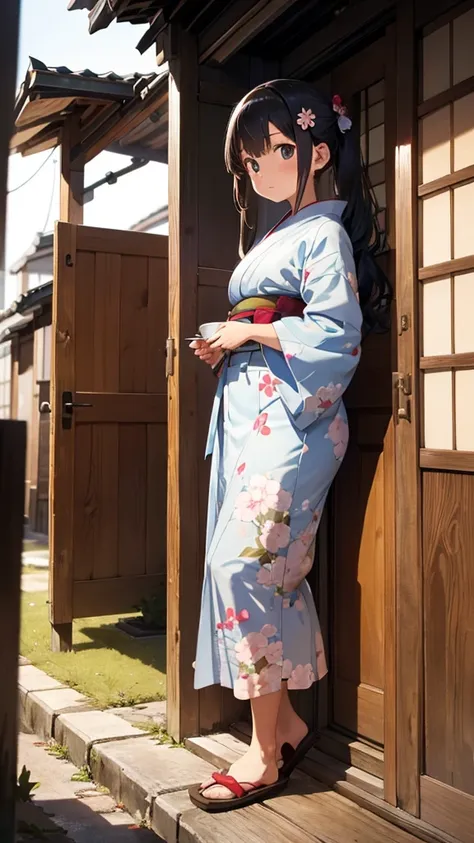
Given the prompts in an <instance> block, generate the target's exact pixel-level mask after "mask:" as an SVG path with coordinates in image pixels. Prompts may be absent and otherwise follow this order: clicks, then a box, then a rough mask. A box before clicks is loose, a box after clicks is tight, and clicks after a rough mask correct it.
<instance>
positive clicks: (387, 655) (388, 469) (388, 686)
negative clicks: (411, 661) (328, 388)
mask: <svg viewBox="0 0 474 843" xmlns="http://www.w3.org/2000/svg"><path fill="white" fill-rule="evenodd" d="M395 494H396V493H395V427H394V423H393V419H392V420H391V421H390V425H389V427H388V429H387V432H386V435H385V440H384V507H385V513H386V514H385V520H384V524H385V571H384V577H385V584H384V598H385V600H384V603H385V606H384V738H383V744H384V775H383V779H384V798H385V799H386V800H387V801H388V802H390V803H391V804H392V805H396V804H397V779H396V776H397V742H396V739H397V709H396V699H397V682H396V680H397V659H396V653H397V651H396V618H397V606H396V559H395V519H394V517H393V516H394V513H395V511H396V497H395ZM369 772H371V771H369Z"/></svg>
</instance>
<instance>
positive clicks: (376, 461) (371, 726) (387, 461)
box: [323, 31, 394, 745]
mask: <svg viewBox="0 0 474 843" xmlns="http://www.w3.org/2000/svg"><path fill="white" fill-rule="evenodd" d="M392 49H393V32H391V31H390V33H388V34H387V35H386V36H385V37H384V38H381V39H380V40H379V41H377V42H375V43H374V44H372V45H371V46H370V47H368V48H366V49H364V50H363V51H362V52H361V53H359V54H358V55H356V56H354V57H352V58H351V59H349V60H348V61H347V62H346V63H344V64H342V65H340V66H338V68H337V69H336V70H334V71H333V72H332V73H331V85H330V89H331V91H337V93H339V94H340V95H341V96H342V99H343V101H344V102H346V103H347V105H348V107H349V110H350V111H351V116H352V117H353V122H354V129H355V131H358V127H359V125H360V126H361V127H362V126H365V129H366V132H367V134H370V132H371V131H372V128H373V126H375V124H377V125H378V124H379V123H380V120H384V122H385V143H384V148H383V152H382V154H384V157H385V160H384V161H383V160H379V161H378V163H375V164H370V162H371V160H372V159H371V155H370V154H369V152H370V143H369V152H367V151H366V158H367V159H368V162H369V164H370V166H369V177H370V178H371V180H372V179H375V180H376V182H377V183H379V182H380V185H381V195H382V196H383V194H384V192H385V193H386V202H385V210H384V221H385V226H386V235H387V242H390V229H389V225H390V221H391V214H390V208H391V207H393V178H394V176H393V162H394V148H393V138H392V136H391V132H392V129H393V122H392V118H391V116H390V114H389V109H388V108H387V109H386V112H387V113H386V114H385V118H384V116H383V111H384V105H385V104H386V103H388V102H390V97H391V94H392V93H393V83H392V73H393V72H392V69H391V68H390V66H389V61H390V56H391V54H392ZM372 103H373V105H372ZM364 114H365V116H364ZM362 132H363V129H362V128H361V134H362ZM371 137H372V136H371ZM375 157H377V156H375ZM382 185H384V187H383V189H382ZM378 260H379V262H380V264H381V267H382V268H383V269H384V271H386V272H387V274H388V275H389V277H390V278H391V280H392V282H393V260H392V256H391V254H390V252H389V251H387V252H386V253H384V254H383V255H381V256H380V257H379V258H378ZM392 345H393V343H392V337H391V333H390V332H386V333H385V334H371V335H369V336H368V337H367V339H366V340H365V341H364V343H363V345H362V354H361V362H360V365H359V368H358V370H357V372H356V375H355V377H354V380H353V382H352V383H351V385H350V387H349V389H348V391H347V393H346V395H345V404H346V407H347V410H348V416H349V429H350V440H349V448H348V451H347V454H346V456H345V459H344V461H343V464H342V466H341V469H340V471H339V473H338V475H337V477H336V481H335V483H334V487H333V489H332V493H331V496H330V502H329V507H330V510H329V512H330V527H329V534H330V536H331V537H332V540H331V541H330V544H329V553H328V555H327V565H328V569H329V577H328V581H329V606H330V617H329V626H330V635H329V640H330V668H331V675H330V681H329V683H328V694H329V699H328V701H327V703H326V707H327V712H328V714H327V715H326V717H325V720H326V724H327V726H328V727H330V728H331V727H332V726H334V727H336V729H337V730H342V731H346V732H348V733H351V734H353V735H357V736H358V737H359V738H360V739H362V740H367V741H370V742H372V743H377V744H380V745H383V744H384V731H385V700H384V688H385V684H386V677H385V672H386V659H385V643H386V642H385V623H386V611H387V610H388V606H390V605H391V602H390V601H386V599H385V589H386V586H387V584H388V583H389V582H390V579H389V577H388V576H387V572H388V570H389V568H390V564H391V554H392V553H393V548H390V547H389V546H388V539H389V536H391V535H393V526H392V523H391V522H392V521H393V519H394V510H393V506H392V505H391V497H390V489H389V484H390V483H391V478H392V460H393V449H391V448H388V447H387V450H386V442H388V439H387V434H388V432H389V429H390V424H391V417H392V370H393V365H392ZM323 564H324V563H323Z"/></svg>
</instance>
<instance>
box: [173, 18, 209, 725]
mask: <svg viewBox="0 0 474 843" xmlns="http://www.w3.org/2000/svg"><path fill="white" fill-rule="evenodd" d="M170 34H171V35H172V37H173V38H175V42H176V48H177V52H176V58H173V59H171V60H170V78H169V232H170V234H169V284H170V287H169V331H170V336H171V337H173V338H174V340H175V347H176V353H175V357H174V361H173V367H174V372H173V374H172V375H171V376H170V378H169V381H168V389H169V404H168V407H169V410H168V453H169V458H168V516H167V525H168V527H167V545H168V576H167V579H168V633H167V648H168V649H167V664H168V683H167V693H168V702H167V718H168V731H169V732H170V733H171V734H172V735H173V737H174V738H177V739H181V738H183V737H185V736H188V735H193V734H196V733H198V732H199V711H198V705H197V703H198V697H197V694H196V692H195V691H194V689H193V671H192V669H190V665H191V664H192V662H193V661H194V658H195V646H196V638H195V631H196V629H197V624H198V613H199V600H197V599H196V597H197V594H198V593H199V582H200V578H201V575H202V559H201V558H200V554H199V520H198V506H197V504H198V501H197V476H198V470H197V441H196V425H195V410H196V406H197V403H198V402H197V391H196V379H195V371H196V370H195V365H194V360H193V358H192V355H190V354H189V351H188V349H186V351H184V349H183V352H181V338H182V337H186V336H190V335H192V334H193V333H194V331H195V330H196V316H197V268H198V219H197V210H198V208H197V198H198V185H197V170H198V160H197V155H198V149H197V144H196V142H195V137H194V134H195V131H196V126H197V122H198V101H197V95H198V93H197V85H198V62H197V45H196V41H195V39H194V38H193V37H192V36H191V35H190V34H189V33H185V32H183V31H181V30H175V29H174V28H172V29H171V33H170Z"/></svg>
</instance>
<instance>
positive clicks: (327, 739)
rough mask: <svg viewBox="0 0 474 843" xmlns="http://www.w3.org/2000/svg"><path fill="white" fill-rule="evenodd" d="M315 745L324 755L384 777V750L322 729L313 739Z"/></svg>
mask: <svg viewBox="0 0 474 843" xmlns="http://www.w3.org/2000/svg"><path fill="white" fill-rule="evenodd" d="M314 745H315V747H316V749H319V750H320V751H321V752H324V753H325V754H326V755H331V756H332V757H333V758H338V759H339V761H343V762H344V763H345V764H347V765H348V766H351V767H357V768H358V769H359V770H364V772H366V773H371V774H372V775H373V776H377V777H378V778H379V779H383V778H384V752H382V751H381V750H380V749H377V748H376V747H374V746H371V745H369V744H367V743H363V742H362V741H359V740H355V739H354V738H351V737H348V736H347V735H343V734H341V733H340V732H336V731H332V730H331V729H324V730H323V731H322V732H321V733H320V734H319V735H318V736H317V737H316V740H315V744H314Z"/></svg>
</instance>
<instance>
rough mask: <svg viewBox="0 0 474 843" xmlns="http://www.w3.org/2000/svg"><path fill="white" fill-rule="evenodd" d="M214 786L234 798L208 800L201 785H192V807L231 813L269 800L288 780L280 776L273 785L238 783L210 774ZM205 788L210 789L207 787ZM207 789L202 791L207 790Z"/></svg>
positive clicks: (211, 811)
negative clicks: (224, 789) (216, 785)
mask: <svg viewBox="0 0 474 843" xmlns="http://www.w3.org/2000/svg"><path fill="white" fill-rule="evenodd" d="M212 778H213V779H214V782H215V783H216V784H220V785H222V786H223V787H226V788H227V789H228V790H230V791H231V792H232V793H233V794H234V796H233V797H232V798H231V799H218V798H216V799H208V798H207V797H206V796H204V795H203V793H202V785H198V784H194V785H192V786H191V787H190V788H189V790H188V793H189V798H190V800H191V802H192V803H193V805H196V807H197V808H201V809H202V810H203V811H208V812H210V813H216V814H217V813H220V812H222V811H233V810H235V809H236V808H243V807H244V806H245V805H253V803H254V802H261V801H263V800H264V799H271V797H272V796H276V795H277V793H280V792H281V791H282V790H284V788H285V787H286V786H287V784H288V778H286V777H283V776H282V775H281V774H280V776H279V778H278V779H277V781H276V782H273V784H261V783H260V782H241V783H239V782H238V781H237V780H236V779H234V777H233V776H229V775H226V774H224V773H212ZM207 787H212V785H208V786H207ZM207 787H206V788H204V790H207Z"/></svg>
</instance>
